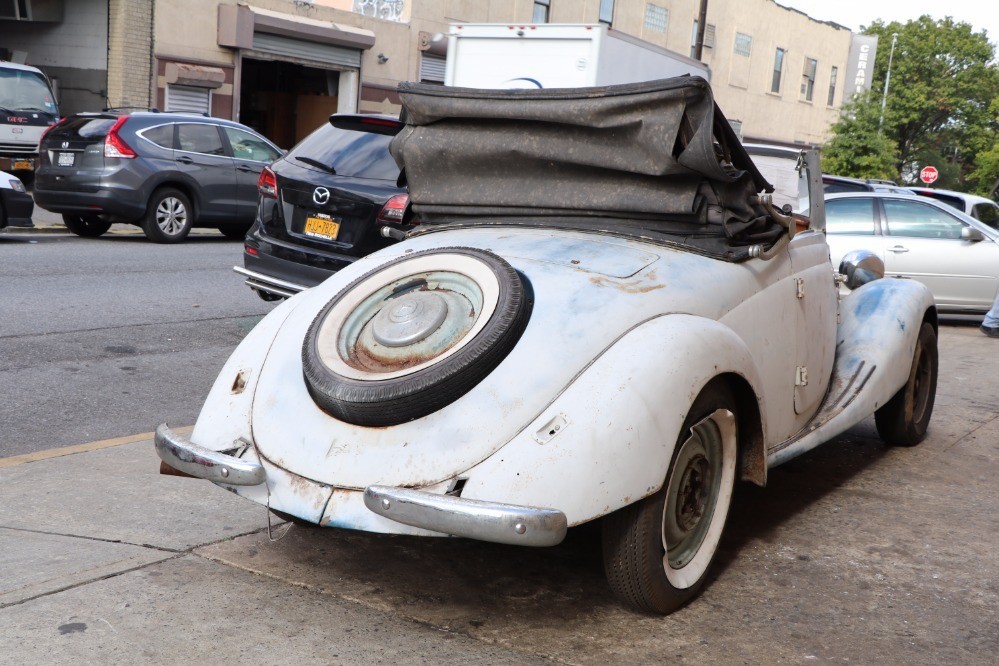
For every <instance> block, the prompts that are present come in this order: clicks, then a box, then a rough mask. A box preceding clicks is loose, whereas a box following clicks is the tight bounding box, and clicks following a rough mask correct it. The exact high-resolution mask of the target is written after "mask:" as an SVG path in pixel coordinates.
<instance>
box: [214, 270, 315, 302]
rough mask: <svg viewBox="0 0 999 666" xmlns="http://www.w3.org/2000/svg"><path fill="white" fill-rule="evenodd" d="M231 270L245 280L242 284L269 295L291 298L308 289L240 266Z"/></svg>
mask: <svg viewBox="0 0 999 666" xmlns="http://www.w3.org/2000/svg"><path fill="white" fill-rule="evenodd" d="M232 270H234V271H235V272H237V273H239V274H240V275H242V276H243V277H245V278H246V279H245V280H244V281H243V283H244V284H245V285H246V286H248V287H249V288H250V289H253V290H254V291H266V292H268V293H270V294H276V295H278V296H284V297H285V298H291V297H292V296H294V295H295V294H297V293H298V292H300V291H305V290H306V289H308V287H306V286H305V285H302V284H298V283H295V282H290V281H288V280H280V279H278V278H276V277H271V276H270V275H264V274H263V273H257V272H255V271H251V270H247V269H245V268H243V267H242V266H233V267H232Z"/></svg>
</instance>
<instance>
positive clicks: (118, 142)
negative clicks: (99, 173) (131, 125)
mask: <svg viewBox="0 0 999 666" xmlns="http://www.w3.org/2000/svg"><path fill="white" fill-rule="evenodd" d="M126 120H128V116H119V117H118V120H116V121H115V123H114V125H112V126H111V129H110V130H108V135H107V136H106V137H105V138H104V157H118V158H121V159H126V160H130V159H132V158H133V157H135V151H134V150H132V149H131V147H129V145H128V144H127V143H125V140H124V139H122V138H121V136H120V135H119V134H118V130H119V129H121V126H122V125H124V124H125V121H126Z"/></svg>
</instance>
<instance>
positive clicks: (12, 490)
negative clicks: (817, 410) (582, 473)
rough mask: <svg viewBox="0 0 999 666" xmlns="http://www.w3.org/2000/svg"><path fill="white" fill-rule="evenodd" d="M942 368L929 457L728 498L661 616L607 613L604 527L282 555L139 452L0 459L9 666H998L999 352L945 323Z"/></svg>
mask: <svg viewBox="0 0 999 666" xmlns="http://www.w3.org/2000/svg"><path fill="white" fill-rule="evenodd" d="M940 369H941V378H940V384H939V387H938V393H937V404H936V410H935V413H934V417H933V421H932V423H931V433H930V437H929V438H928V440H927V441H926V442H924V443H923V444H921V445H920V446H919V447H916V448H914V449H909V450H903V449H889V448H887V447H885V446H883V445H882V444H881V443H880V441H879V440H878V439H877V436H876V433H875V432H874V428H873V423H872V422H865V423H864V424H861V425H860V426H858V427H857V428H854V429H853V430H852V431H850V432H849V433H847V434H846V435H844V436H843V437H840V438H838V439H837V440H835V441H834V442H831V443H829V444H827V445H825V446H823V447H820V448H819V449H817V450H816V451H813V452H812V453H811V454H809V455H806V456H803V457H802V458H799V459H796V460H794V461H791V462H790V463H788V464H786V465H784V466H782V467H780V468H777V469H776V470H773V471H772V472H771V478H770V481H769V484H768V487H767V488H765V489H757V488H753V487H744V488H741V489H740V491H739V493H738V495H737V497H736V500H735V505H734V508H733V514H732V516H731V517H730V520H729V529H728V533H727V536H726V538H725V539H724V540H723V543H722V549H721V553H720V562H719V565H718V566H717V567H716V568H715V570H714V573H713V577H714V580H713V581H711V583H710V585H709V586H708V588H707V589H706V590H705V592H704V594H702V595H701V597H699V598H698V599H697V600H695V601H694V602H693V603H692V604H690V605H689V606H687V607H686V608H684V609H682V610H680V611H678V612H677V613H674V614H673V615H671V616H669V617H665V618H662V617H651V616H645V615H640V614H635V613H632V612H630V611H628V610H625V609H623V608H622V607H621V606H620V605H619V604H618V603H617V602H616V601H615V600H614V598H613V597H612V596H611V594H610V591H609V589H608V588H607V584H606V583H605V582H604V579H603V574H602V570H601V564H600V543H599V530H597V529H591V528H586V527H584V528H580V529H576V530H573V531H572V532H571V533H570V537H569V538H568V539H567V541H566V542H565V543H563V544H561V545H560V546H558V547H556V548H551V549H518V548H514V547H505V546H499V545H495V544H485V543H478V542H472V541H466V540H460V539H417V538H403V537H388V536H378V535H369V534H360V533H354V532H349V531H340V530H329V529H306V528H300V527H290V529H289V526H287V525H285V524H282V525H280V526H279V527H278V529H277V532H278V534H276V535H275V536H278V535H279V534H283V535H284V536H283V537H282V538H281V539H280V540H277V541H272V540H270V539H269V538H268V534H267V521H266V514H265V511H264V509H263V508H262V507H259V506H257V505H255V504H252V503H249V502H246V501H244V500H242V499H240V498H238V497H235V496H233V495H230V494H229V493H226V492H225V491H223V490H221V489H219V488H216V487H214V486H212V485H211V484H208V483H206V482H201V481H197V480H191V479H180V478H176V477H164V476H159V475H158V474H157V470H158V460H157V458H156V456H155V453H154V451H153V449H152V446H151V443H150V442H149V441H138V442H132V443H126V444H121V445H117V446H108V447H106V448H100V449H97V450H89V451H86V452H78V453H74V454H72V455H64V456H61V457H55V458H51V459H45V460H33V461H30V462H29V461H25V460H23V459H22V460H17V461H10V460H8V463H7V464H6V465H5V463H4V461H3V460H0V644H2V645H4V646H5V648H6V649H5V650H3V651H0V663H17V664H25V663H52V662H63V661H72V662H88V663H108V662H111V663H121V662H128V663H153V662H155V663H181V662H185V663H190V662H193V661H197V662H204V663H219V662H223V661H226V662H239V663H261V662H262V663H296V664H302V663H381V662H389V661H391V662H398V663H427V662H433V663H438V662H443V661H451V660H455V661H461V662H462V663H532V662H535V661H557V662H565V663H582V664H598V663H629V664H631V663H652V662H680V663H719V662H720V663H735V662H739V663H775V662H784V661H790V662H805V663H811V662H813V661H816V662H818V661H822V662H825V661H836V662H851V663H909V664H940V663H961V664H993V663H995V659H996V654H997V653H999V624H997V617H999V518H997V516H999V496H997V493H996V490H995V489H996V485H995V479H996V478H997V473H999V465H997V452H999V396H997V395H996V380H995V377H996V376H997V375H999V343H997V342H996V341H994V340H990V339H988V338H985V337H984V336H982V335H981V334H980V333H979V332H978V330H977V328H976V327H972V326H944V327H942V329H941V367H940ZM13 463H18V464H13ZM286 530H287V533H285V531H286Z"/></svg>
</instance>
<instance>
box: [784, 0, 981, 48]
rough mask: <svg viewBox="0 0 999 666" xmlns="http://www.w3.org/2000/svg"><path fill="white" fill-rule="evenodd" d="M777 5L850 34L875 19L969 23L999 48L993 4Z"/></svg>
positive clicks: (920, 0)
mask: <svg viewBox="0 0 999 666" xmlns="http://www.w3.org/2000/svg"><path fill="white" fill-rule="evenodd" d="M776 2H777V4H779V5H783V6H785V7H791V8H792V9H797V10H800V11H803V12H805V13H806V14H808V15H809V16H811V17H812V18H814V19H818V20H820V21H833V22H834V23H839V24H840V25H843V26H846V27H847V28H850V29H851V30H853V31H854V32H857V31H859V30H860V28H861V26H866V25H870V24H871V23H873V22H874V21H875V20H877V19H881V20H882V21H884V22H885V23H889V22H891V21H898V22H899V23H905V22H906V21H909V20H911V19H915V18H919V17H920V16H922V15H923V14H929V15H930V16H931V17H933V18H934V19H942V18H944V17H945V16H950V17H951V18H953V19H954V20H955V21H962V22H964V23H970V24H971V27H972V28H973V29H974V31H975V32H981V31H982V30H986V31H987V32H988V36H989V41H990V42H992V43H993V44H997V45H999V2H997V0H833V1H832V2H830V0H776Z"/></svg>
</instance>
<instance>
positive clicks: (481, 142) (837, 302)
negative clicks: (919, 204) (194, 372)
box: [156, 77, 937, 613]
mask: <svg viewBox="0 0 999 666" xmlns="http://www.w3.org/2000/svg"><path fill="white" fill-rule="evenodd" d="M400 92H401V96H402V100H403V103H404V106H405V109H406V113H405V120H406V127H405V128H404V129H403V130H402V132H401V133H400V134H399V135H398V136H397V137H396V138H395V139H394V140H393V144H392V152H393V155H395V157H396V159H397V161H398V162H399V163H400V164H401V165H402V166H403V168H404V175H405V177H406V178H407V179H408V186H409V190H410V197H411V198H410V201H411V206H412V211H410V213H409V214H414V215H416V216H418V218H419V219H420V221H421V223H422V225H421V229H420V231H419V232H418V233H415V234H410V237H408V238H406V239H404V240H402V241H401V242H399V243H397V244H395V245H393V246H391V247H389V248H387V249H384V250H382V251H379V252H377V253H375V254H373V255H370V256H368V257H365V258H363V259H361V260H359V261H357V262H356V263H354V264H352V265H351V266H349V267H348V268H345V269H344V270H342V271H341V272H339V273H338V274H336V275H335V276H333V277H332V278H331V279H329V280H328V281H326V282H324V283H323V284H321V285H319V286H317V287H315V288H313V289H310V290H308V291H306V292H303V293H301V294H299V295H297V296H295V297H293V298H291V299H290V300H288V301H286V302H284V303H283V304H281V305H279V306H278V307H277V308H275V309H274V310H273V311H272V312H271V313H270V314H269V315H267V316H266V317H265V318H264V319H263V321H261V322H260V324H259V325H257V327H256V328H255V329H254V330H253V331H252V332H251V333H250V334H249V335H248V336H247V337H246V338H245V340H244V341H243V342H242V343H241V344H240V345H239V347H238V348H237V349H236V351H235V353H233V355H232V357H231V358H230V359H229V361H228V363H226V365H225V367H224V368H223V370H222V373H221V375H220V376H219V378H218V380H217V381H216V383H215V385H214V387H213V388H212V390H211V393H210V395H209V397H208V400H207V402H206V403H205V406H204V409H203V410H202V412H201V416H200V417H199V419H198V421H197V424H196V426H195V428H194V430H193V432H192V433H191V435H190V438H189V439H187V438H184V437H181V436H179V435H178V434H177V433H175V432H173V431H171V430H170V429H169V427H167V426H166V425H163V426H160V428H159V429H158V430H157V433H156V448H157V451H158V453H159V456H160V457H161V458H162V460H163V461H164V469H165V471H167V472H168V473H183V474H187V475H193V476H196V477H200V478H203V479H208V480H210V481H212V482H214V483H216V484H218V485H220V486H222V487H223V488H226V489H227V490H230V491H232V492H235V493H238V494H240V495H242V496H244V497H246V498H248V499H251V500H253V501H255V502H259V503H260V504H262V505H265V506H267V507H268V508H269V509H270V510H271V511H274V512H276V513H279V514H280V515H284V516H287V517H290V518H292V519H293V520H295V521H298V522H309V523H317V524H319V525H323V526H328V527H338V528H349V529H355V530H367V531H370V532H382V533H392V534H411V535H426V536H445V535H455V536H461V537H468V538H472V539H482V540H486V541H494V542H500V543H509V544H523V545H525V546H550V545H554V544H557V543H559V542H560V541H561V540H562V539H563V538H564V536H565V534H566V529H567V527H570V526H574V525H579V524H581V523H585V522H587V521H592V520H596V519H602V520H603V535H604V536H603V539H604V557H605V563H606V570H607V576H608V579H609V581H610V585H611V587H612V588H613V589H614V590H615V592H617V593H618V594H619V596H620V597H621V598H622V599H623V600H624V601H625V602H627V603H628V604H630V605H632V606H634V607H636V608H639V609H644V610H647V611H652V612H660V613H665V612H670V611H672V610H673V609H675V608H678V607H679V606H680V605H682V604H683V603H685V602H686V601H688V600H689V599H690V598H692V597H693V596H694V595H695V594H696V593H697V591H698V590H699V589H700V587H701V586H702V584H703V582H704V580H705V577H706V574H707V572H708V569H709V566H710V564H711V560H712V558H713V557H714V555H715V551H716V549H717V545H718V542H719V539H720V537H721V533H722V529H723V526H724V524H725V520H726V517H727V515H728V511H729V505H730V503H731V499H732V491H733V486H734V484H735V482H736V480H746V481H750V482H752V483H755V484H760V485H763V484H765V483H766V480H767V470H768V469H769V468H771V467H773V466H775V465H778V464H780V463H781V462H784V461H786V460H788V459H789V458H792V457H794V456H796V455H798V454H801V453H803V452H805V451H808V450H809V449H811V448H813V447H815V446H817V445H818V444H820V443H822V442H824V441H826V440H828V439H829V438H831V437H833V436H835V435H837V434H838V433H841V432H843V431H844V430H846V429H847V428H850V427H851V426H853V425H855V424H856V423H858V422H859V421H861V420H862V419H864V418H866V417H868V416H870V415H871V414H875V415H876V421H877V427H878V431H879V432H880V434H881V435H882V437H883V438H884V439H885V440H886V441H887V442H888V443H890V444H898V445H913V444H916V443H918V442H919V441H920V440H922V439H923V438H924V436H925V434H926V430H927V425H928V422H929V419H930V415H931V412H932V409H933V400H934V395H935V391H936V373H937V351H936V327H937V320H936V312H935V310H934V306H933V299H932V297H931V296H930V294H929V292H928V291H927V290H926V289H925V287H923V286H922V285H921V284H918V283H916V282H913V281H903V280H891V279H874V278H877V277H879V275H878V265H877V264H878V260H877V259H876V258H872V257H859V258H856V259H858V260H850V261H846V262H844V267H843V270H844V271H845V272H846V273H847V275H846V277H845V278H840V279H845V280H846V281H847V282H848V284H850V286H852V287H854V289H853V290H852V291H851V292H849V293H848V295H846V296H845V297H843V298H842V299H841V298H840V296H839V290H838V280H837V275H836V273H835V271H834V270H833V267H832V266H831V265H830V262H829V249H828V247H827V245H826V240H825V237H824V233H823V208H822V206H823V203H822V188H821V181H820V174H821V170H820V169H819V165H818V159H817V156H816V155H815V154H814V153H813V152H802V151H797V150H790V149H778V148H765V147H750V150H751V151H752V153H753V154H754V157H753V158H750V156H749V154H748V153H747V149H746V148H744V147H743V146H742V145H741V144H740V143H739V141H738V140H737V138H736V137H735V135H734V134H733V133H732V131H731V129H730V127H729V125H728V123H727V121H726V120H725V119H724V118H723V117H722V115H721V113H720V112H719V111H718V109H717V107H716V105H715V104H714V102H713V100H712V96H711V92H710V88H709V86H708V84H707V83H706V82H705V81H703V80H702V79H698V78H692V77H684V78H678V79H669V80H665V81H658V82H652V83H647V84H639V85H629V86H615V87H609V88H601V89H579V90H511V91H486V90H468V89H460V88H457V89H455V88H450V89H449V88H441V87H435V86H424V85H419V84H404V85H403V86H402V87H401V88H400ZM761 170H763V171H766V172H767V174H768V178H764V176H763V175H762V173H761ZM771 181H772V182H773V185H771Z"/></svg>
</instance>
